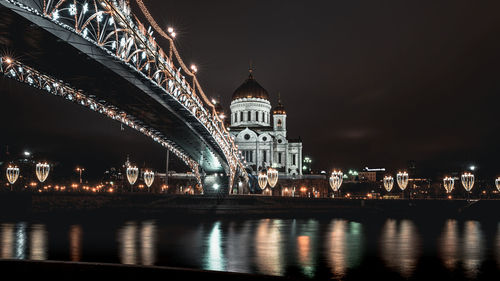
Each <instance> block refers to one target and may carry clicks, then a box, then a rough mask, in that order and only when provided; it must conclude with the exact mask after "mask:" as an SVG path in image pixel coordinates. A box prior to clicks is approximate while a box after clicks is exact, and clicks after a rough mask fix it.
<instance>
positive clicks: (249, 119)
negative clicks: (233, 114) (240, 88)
mask: <svg viewBox="0 0 500 281" xmlns="http://www.w3.org/2000/svg"><path fill="white" fill-rule="evenodd" d="M247 115H248V116H247V117H248V120H247V121H252V112H250V111H248V114H247Z"/></svg>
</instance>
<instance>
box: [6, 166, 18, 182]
mask: <svg viewBox="0 0 500 281" xmlns="http://www.w3.org/2000/svg"><path fill="white" fill-rule="evenodd" d="M6 175H7V180H8V181H9V183H10V184H14V183H15V182H16V181H17V179H18V178H19V168H18V167H13V166H9V167H7V171H6Z"/></svg>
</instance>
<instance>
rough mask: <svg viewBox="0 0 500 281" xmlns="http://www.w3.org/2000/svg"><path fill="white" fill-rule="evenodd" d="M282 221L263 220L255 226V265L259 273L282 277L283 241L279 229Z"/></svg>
mask: <svg viewBox="0 0 500 281" xmlns="http://www.w3.org/2000/svg"><path fill="white" fill-rule="evenodd" d="M281 227H282V221H280V220H271V219H265V220H261V221H259V223H258V224H257V231H256V233H255V257H256V260H255V263H256V265H257V268H258V269H259V272H260V273H263V274H269V275H283V273H284V272H283V271H284V268H283V265H284V260H283V259H284V257H283V247H284V243H283V242H284V241H283V237H282V235H281V230H280V228H281Z"/></svg>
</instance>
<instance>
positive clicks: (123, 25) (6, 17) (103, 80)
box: [0, 0, 248, 194]
mask: <svg viewBox="0 0 500 281" xmlns="http://www.w3.org/2000/svg"><path fill="white" fill-rule="evenodd" d="M136 2H137V4H138V6H139V7H140V10H141V11H142V13H143V16H144V17H145V18H146V21H147V22H148V23H149V25H150V26H149V27H148V28H146V27H145V25H144V24H143V23H141V21H140V20H139V19H138V17H137V16H135V15H134V14H133V13H132V12H131V9H130V6H129V3H128V1H124V0H120V1H116V0H0V32H1V34H0V39H1V40H0V42H1V43H0V45H3V49H4V50H8V53H7V54H2V55H1V57H0V71H1V72H2V73H3V74H4V76H5V77H7V78H12V79H15V80H17V81H19V82H22V83H25V84H27V85H30V86H32V87H35V88H38V89H40V90H43V91H45V92H47V93H49V94H53V95H57V96H60V97H62V98H65V99H67V100H69V101H71V102H74V103H76V104H78V105H81V106H84V107H87V108H89V109H90V110H92V111H95V112H96V113H98V114H103V115H105V116H107V117H109V118H111V119H114V120H116V121H118V122H121V123H122V124H124V125H126V126H128V127H130V128H133V129H135V130H137V131H139V132H141V133H142V134H144V135H146V136H148V137H149V138H151V139H152V140H153V141H155V142H158V143H160V144H161V145H162V146H163V147H165V148H166V149H168V150H169V151H171V152H172V153H174V154H175V155H176V156H177V157H179V158H180V159H181V160H182V161H183V162H184V163H185V164H186V165H187V166H188V167H189V168H190V169H191V170H192V172H193V174H194V175H195V176H196V178H197V180H198V183H199V184H200V185H202V186H203V190H204V193H205V194H214V193H216V194H227V193H229V192H230V191H232V190H233V188H232V187H233V186H234V187H236V184H235V182H236V181H237V180H238V179H239V180H242V181H247V180H248V174H247V172H246V171H245V166H244V164H243V163H242V156H241V154H240V152H239V151H238V148H237V147H236V145H235V144H234V142H233V140H232V138H231V136H230V135H229V132H228V131H227V130H226V128H225V126H224V124H223V121H222V120H221V119H220V117H219V116H218V114H217V112H216V110H215V107H214V105H213V104H212V103H211V101H210V100H209V99H208V98H207V97H206V95H205V93H204V92H203V89H202V88H201V86H200V84H199V82H198V80H197V78H196V71H197V69H196V67H191V68H188V67H187V66H186V65H185V63H184V62H183V60H182V58H181V57H180V55H179V52H178V50H177V49H176V46H175V44H174V40H173V39H174V38H173V36H172V34H167V33H166V32H164V31H163V30H161V28H159V26H158V24H156V22H155V20H154V19H153V18H152V17H151V15H150V14H149V12H148V10H147V8H146V6H145V5H144V3H143V2H142V1H141V0H136ZM155 31H156V33H157V34H158V35H160V36H162V37H163V38H164V39H165V40H166V41H167V42H169V44H168V48H167V49H165V50H164V49H163V48H162V47H161V46H160V45H159V44H158V43H157V41H156V39H155V36H154V35H155ZM89 70H91V73H89Z"/></svg>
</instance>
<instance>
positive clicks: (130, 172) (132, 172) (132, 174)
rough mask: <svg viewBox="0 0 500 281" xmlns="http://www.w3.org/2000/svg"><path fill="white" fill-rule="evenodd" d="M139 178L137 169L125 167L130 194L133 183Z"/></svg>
mask: <svg viewBox="0 0 500 281" xmlns="http://www.w3.org/2000/svg"><path fill="white" fill-rule="evenodd" d="M138 177H139V169H138V168H137V167H135V166H128V167H127V180H128V183H130V192H132V191H133V187H134V183H135V182H136V181H137V178H138Z"/></svg>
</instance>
